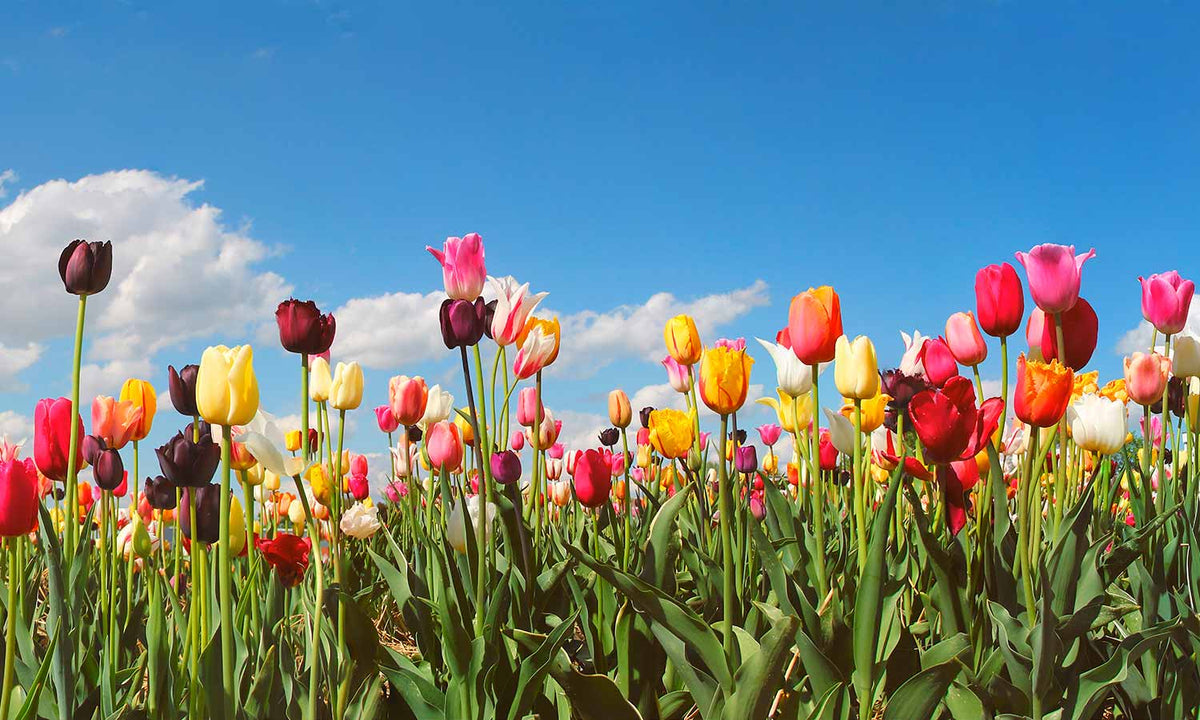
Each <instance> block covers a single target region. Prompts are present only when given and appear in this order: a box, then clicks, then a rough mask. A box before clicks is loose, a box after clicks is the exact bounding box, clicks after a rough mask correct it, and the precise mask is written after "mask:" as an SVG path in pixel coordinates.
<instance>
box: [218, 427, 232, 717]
mask: <svg viewBox="0 0 1200 720" xmlns="http://www.w3.org/2000/svg"><path fill="white" fill-rule="evenodd" d="M232 447H233V432H232V430H231V428H230V427H229V426H228V425H222V426H221V515H220V518H221V521H220V530H219V531H218V532H219V535H218V537H217V540H218V541H219V542H220V543H221V544H220V546H219V547H218V548H217V562H218V563H220V567H218V568H217V572H218V583H219V588H220V591H221V599H220V605H221V682H222V684H223V685H224V687H223V688H222V691H223V692H222V694H223V695H224V699H225V717H233V707H234V702H233V696H234V678H233V584H232V582H231V580H230V567H229V565H230V562H232V561H231V560H230V558H229V503H230V499H231V496H230V484H231V481H232V477H231V476H232V472H231V471H232V467H231V465H230V459H231V458H230V451H231V450H232Z"/></svg>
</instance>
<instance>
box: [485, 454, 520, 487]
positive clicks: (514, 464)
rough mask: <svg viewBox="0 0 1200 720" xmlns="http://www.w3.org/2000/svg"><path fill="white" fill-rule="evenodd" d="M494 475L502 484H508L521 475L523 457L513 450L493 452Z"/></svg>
mask: <svg viewBox="0 0 1200 720" xmlns="http://www.w3.org/2000/svg"><path fill="white" fill-rule="evenodd" d="M491 462H492V477H493V478H495V480H496V482H498V483H500V484H501V485H508V484H510V483H514V482H516V481H517V478H519V477H521V458H520V456H518V455H517V454H516V453H515V452H513V451H512V450H505V451H504V452H496V453H492V460H491Z"/></svg>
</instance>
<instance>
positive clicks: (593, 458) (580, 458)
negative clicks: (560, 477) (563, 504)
mask: <svg viewBox="0 0 1200 720" xmlns="http://www.w3.org/2000/svg"><path fill="white" fill-rule="evenodd" d="M573 477H574V478H575V496H576V497H578V498H579V502H580V504H581V505H584V506H585V507H590V508H596V507H600V506H602V505H604V503H606V502H608V496H609V493H611V492H612V464H611V463H610V462H608V460H606V459H605V457H604V454H603V453H602V452H600V451H599V450H579V451H577V452H576V453H575V473H574V476H573Z"/></svg>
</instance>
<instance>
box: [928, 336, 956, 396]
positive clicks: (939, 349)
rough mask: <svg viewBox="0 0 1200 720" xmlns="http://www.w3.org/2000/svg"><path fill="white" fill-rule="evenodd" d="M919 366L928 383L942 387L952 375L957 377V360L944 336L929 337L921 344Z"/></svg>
mask: <svg viewBox="0 0 1200 720" xmlns="http://www.w3.org/2000/svg"><path fill="white" fill-rule="evenodd" d="M921 366H922V367H923V368H924V369H925V378H926V379H927V380H928V381H929V384H930V385H933V386H934V387H939V388H940V387H942V386H943V385H945V384H946V381H948V380H949V379H950V378H952V377H958V362H957V361H956V360H955V359H954V353H952V352H950V346H949V345H948V344H947V343H946V340H945V339H944V338H940V337H936V338H929V339H928V340H926V341H925V344H923V345H922V346H921Z"/></svg>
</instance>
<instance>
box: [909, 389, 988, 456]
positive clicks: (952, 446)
mask: <svg viewBox="0 0 1200 720" xmlns="http://www.w3.org/2000/svg"><path fill="white" fill-rule="evenodd" d="M1003 410H1004V401H1003V400H1002V399H1000V398H992V399H990V400H987V401H985V402H984V403H983V405H982V406H981V407H978V408H977V407H975V388H974V387H973V386H972V385H971V381H970V380H968V379H967V378H965V377H962V376H961V375H960V376H957V377H952V378H950V379H949V380H948V381H947V382H946V385H945V386H944V387H943V388H942V389H940V390H925V391H924V392H921V393H918V394H917V396H916V397H914V398H913V399H912V402H910V403H909V405H908V414H909V417H910V418H911V419H912V424H913V429H914V430H916V433H917V437H918V438H920V440H921V444H922V445H923V446H924V447H925V460H926V461H927V462H931V463H937V464H942V465H944V464H948V463H952V462H955V461H957V460H965V459H967V458H970V457H974V456H975V455H976V453H978V452H979V451H980V450H981V449H982V448H983V447H984V445H985V444H986V443H987V441H988V438H990V437H991V436H992V433H994V432H995V431H996V427H997V425H998V424H999V422H1000V413H1001V412H1003Z"/></svg>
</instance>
